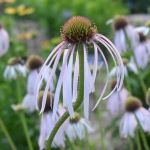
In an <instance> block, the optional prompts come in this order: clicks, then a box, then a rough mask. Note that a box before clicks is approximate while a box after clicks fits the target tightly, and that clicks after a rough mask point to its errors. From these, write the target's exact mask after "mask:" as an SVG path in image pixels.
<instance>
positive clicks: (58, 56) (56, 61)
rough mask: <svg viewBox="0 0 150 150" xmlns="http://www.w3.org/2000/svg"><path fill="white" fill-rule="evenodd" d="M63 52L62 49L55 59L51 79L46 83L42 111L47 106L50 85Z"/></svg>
mask: <svg viewBox="0 0 150 150" xmlns="http://www.w3.org/2000/svg"><path fill="white" fill-rule="evenodd" d="M61 54H62V51H60V52H59V53H58V55H57V57H56V59H55V62H54V65H53V68H52V70H51V74H50V77H49V80H48V81H47V83H46V87H45V90H44V94H43V99H42V107H41V111H40V113H41V112H43V111H44V108H45V104H46V99H47V94H48V90H49V87H50V82H51V80H52V78H53V76H54V74H55V71H56V68H57V65H58V63H59V59H60V56H61Z"/></svg>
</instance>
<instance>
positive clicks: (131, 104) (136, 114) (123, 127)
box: [120, 96, 150, 138]
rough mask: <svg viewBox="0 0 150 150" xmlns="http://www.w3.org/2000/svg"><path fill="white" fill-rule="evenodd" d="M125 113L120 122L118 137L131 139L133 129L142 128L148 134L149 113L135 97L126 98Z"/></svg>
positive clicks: (149, 130) (133, 132)
mask: <svg viewBox="0 0 150 150" xmlns="http://www.w3.org/2000/svg"><path fill="white" fill-rule="evenodd" d="M125 109H126V112H125V114H124V116H123V117H122V119H121V122H120V135H121V137H123V138H127V137H128V136H131V137H133V136H134V134H135V129H136V128H137V126H138V122H139V126H141V127H142V129H143V130H144V131H145V132H150V113H149V111H148V110H147V109H145V108H144V107H142V103H141V101H140V100H139V99H138V98H136V97H132V96H131V97H128V99H127V101H126V103H125Z"/></svg>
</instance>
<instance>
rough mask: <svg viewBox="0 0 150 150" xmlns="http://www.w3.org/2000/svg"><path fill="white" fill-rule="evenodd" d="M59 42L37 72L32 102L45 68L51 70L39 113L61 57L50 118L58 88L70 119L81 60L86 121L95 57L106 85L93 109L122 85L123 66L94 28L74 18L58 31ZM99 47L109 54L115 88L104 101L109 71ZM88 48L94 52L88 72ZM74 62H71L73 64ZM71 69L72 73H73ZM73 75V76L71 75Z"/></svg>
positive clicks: (95, 66) (109, 43)
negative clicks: (114, 71) (104, 71)
mask: <svg viewBox="0 0 150 150" xmlns="http://www.w3.org/2000/svg"><path fill="white" fill-rule="evenodd" d="M61 36H62V42H61V43H60V44H59V45H57V46H56V47H55V48H54V49H53V50H52V51H51V53H50V55H49V56H48V58H47V60H46V61H45V63H44V65H43V67H42V69H41V70H40V73H39V76H38V79H37V81H36V82H37V84H36V90H35V91H36V99H37V98H38V93H39V90H40V87H41V84H42V81H43V77H44V75H45V72H44V70H45V67H51V68H52V70H51V73H50V75H49V79H48V81H47V83H46V87H45V90H44V95H43V100H42V107H41V110H40V111H41V112H43V111H44V108H45V103H46V97H47V93H48V91H49V90H50V86H51V85H52V84H53V80H52V79H53V76H54V74H55V72H56V69H57V66H58V63H59V62H60V59H61V56H62V55H63V62H62V67H61V71H60V75H59V78H58V83H57V86H56V90H55V92H54V93H55V96H54V108H53V115H54V116H55V115H56V112H57V106H58V103H59V97H60V92H61V87H62V93H63V100H64V102H63V104H64V106H66V108H67V110H68V111H69V114H70V115H71V116H72V117H73V115H74V109H73V103H74V102H75V101H76V99H77V96H78V86H79V82H83V81H79V77H80V76H81V75H80V73H79V72H80V71H81V70H80V69H79V68H80V64H81V63H80V62H81V59H82V60H83V62H84V63H83V64H84V66H82V70H83V73H84V96H83V103H84V114H85V116H86V117H87V118H88V114H89V95H90V94H91V93H93V92H94V91H95V79H96V75H97V66H98V56H99V55H101V56H102V58H103V60H104V63H105V66H106V69H107V76H106V83H105V86H104V88H103V90H102V92H101V95H100V97H99V99H98V101H97V103H96V105H95V107H94V108H96V107H97V106H98V104H99V102H100V100H101V99H102V98H103V99H107V98H108V97H109V96H110V95H111V94H112V93H113V92H114V91H115V90H116V89H118V90H120V89H121V87H122V83H123V78H124V73H123V62H122V59H121V57H120V55H119V52H118V51H117V49H116V48H115V46H114V45H113V43H112V42H111V41H110V40H109V39H107V38H106V37H105V36H103V35H102V34H99V33H98V32H97V29H96V26H95V25H94V24H93V23H92V22H91V21H90V20H89V19H87V18H85V17H81V16H76V17H72V18H71V19H69V20H68V21H67V22H66V23H65V24H64V26H63V27H62V29H61ZM100 45H103V46H104V47H105V48H106V50H107V51H108V52H109V53H110V55H111V57H112V58H113V60H114V63H115V65H116V66H118V69H117V84H116V86H115V87H114V89H113V90H112V91H111V92H110V94H108V95H107V96H105V97H104V93H105V90H106V88H107V84H108V80H109V69H108V63H107V60H106V57H105V55H104V52H103V50H102V49H101V47H100ZM89 46H90V47H92V48H90V49H93V51H94V67H93V71H92V72H91V71H90V69H89V64H88V51H89ZM74 58H75V61H74ZM73 66H74V69H73ZM72 72H73V73H72Z"/></svg>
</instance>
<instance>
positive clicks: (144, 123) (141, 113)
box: [135, 107, 150, 132]
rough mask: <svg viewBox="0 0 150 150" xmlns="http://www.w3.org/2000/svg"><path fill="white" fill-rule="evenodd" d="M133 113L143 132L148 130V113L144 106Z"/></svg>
mask: <svg viewBox="0 0 150 150" xmlns="http://www.w3.org/2000/svg"><path fill="white" fill-rule="evenodd" d="M135 115H136V117H137V119H138V121H139V123H140V125H141V127H142V128H143V130H144V131H145V132H150V113H149V111H148V110H147V109H145V108H144V107H141V108H139V109H138V110H136V111H135Z"/></svg>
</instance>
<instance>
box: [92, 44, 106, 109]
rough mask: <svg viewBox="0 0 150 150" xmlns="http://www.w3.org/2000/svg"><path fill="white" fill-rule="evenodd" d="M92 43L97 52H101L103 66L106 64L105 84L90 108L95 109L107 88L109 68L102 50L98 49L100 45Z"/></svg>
mask: <svg viewBox="0 0 150 150" xmlns="http://www.w3.org/2000/svg"><path fill="white" fill-rule="evenodd" d="M93 44H94V45H95V46H96V47H97V49H98V50H99V52H100V53H101V55H102V57H103V60H104V63H105V66H106V71H107V76H106V82H105V85H104V88H103V90H102V92H101V95H100V97H99V99H98V100H97V103H96V105H95V106H94V108H93V109H92V110H95V108H96V107H97V106H98V104H99V103H100V101H101V99H102V97H103V96H104V93H105V91H106V88H107V85H108V81H109V68H108V63H107V60H106V58H105V56H104V54H103V52H102V50H101V49H100V47H99V46H98V45H97V44H96V43H95V42H93Z"/></svg>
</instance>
